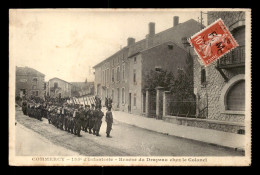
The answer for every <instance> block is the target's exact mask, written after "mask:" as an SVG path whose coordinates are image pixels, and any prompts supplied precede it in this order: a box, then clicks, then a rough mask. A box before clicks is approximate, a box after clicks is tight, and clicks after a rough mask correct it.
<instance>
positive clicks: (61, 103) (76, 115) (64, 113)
mask: <svg viewBox="0 0 260 175" xmlns="http://www.w3.org/2000/svg"><path fill="white" fill-rule="evenodd" d="M67 100H68V99H58V100H57V99H50V98H49V99H45V100H39V99H38V100H37V99H33V98H31V99H24V100H23V103H22V111H23V114H24V115H28V116H29V117H32V118H36V119H38V120H40V121H41V120H42V117H45V118H47V119H48V123H49V124H53V125H54V126H55V127H57V128H59V129H61V130H65V131H67V132H68V133H71V134H75V135H77V136H80V132H81V130H82V131H84V132H88V133H89V134H93V135H96V136H100V134H99V132H100V128H101V125H102V118H103V116H104V113H103V112H102V111H101V108H102V106H101V100H100V99H99V98H98V97H95V98H94V99H93V100H92V101H91V100H90V103H91V108H90V105H88V104H87V105H86V104H85V100H84V98H83V100H84V104H85V105H82V104H76V103H75V102H74V100H73V99H72V100H71V101H72V102H73V103H72V104H69V103H67ZM106 101H107V102H106V108H107V110H108V111H107V113H106V118H105V121H106V122H107V130H106V133H107V137H111V136H110V131H111V130H112V123H113V115H112V112H111V108H112V100H106Z"/></svg>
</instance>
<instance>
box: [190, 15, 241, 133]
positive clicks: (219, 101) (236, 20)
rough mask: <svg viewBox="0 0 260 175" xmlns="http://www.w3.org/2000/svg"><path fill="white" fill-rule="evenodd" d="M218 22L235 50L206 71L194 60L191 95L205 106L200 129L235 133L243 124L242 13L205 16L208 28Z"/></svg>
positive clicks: (212, 64) (199, 112)
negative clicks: (192, 91) (235, 46)
mask: <svg viewBox="0 0 260 175" xmlns="http://www.w3.org/2000/svg"><path fill="white" fill-rule="evenodd" d="M219 18H221V19H222V20H223V21H224V24H225V25H226V26H227V28H228V29H229V31H230V32H231V33H232V35H233V36H234V38H235V39H236V41H237V42H238V44H239V47H237V48H236V49H234V50H233V51H232V52H230V53H228V54H227V55H225V56H224V57H222V58H220V59H219V60H218V61H216V62H213V63H211V64H210V65H209V66H207V67H204V65H201V64H200V63H199V61H198V59H194V92H195V94H196V96H197V99H198V102H202V101H203V99H205V102H206V106H207V111H206V113H204V115H205V118H206V119H207V120H209V121H208V122H207V123H205V122H204V125H205V126H201V127H207V128H211V129H216V130H221V131H227V132H233V133H238V132H240V131H241V130H243V129H244V121H245V12H208V24H211V23H213V22H214V21H216V20H217V19H219ZM198 104H199V103H198ZM204 106H205V105H204ZM201 114H202V111H200V110H198V114H197V115H201Z"/></svg>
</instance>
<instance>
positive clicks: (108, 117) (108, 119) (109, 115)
mask: <svg viewBox="0 0 260 175" xmlns="http://www.w3.org/2000/svg"><path fill="white" fill-rule="evenodd" d="M106 122H107V131H106V133H107V137H111V136H110V131H111V130H112V124H113V114H112V112H111V107H108V111H107V112H106Z"/></svg>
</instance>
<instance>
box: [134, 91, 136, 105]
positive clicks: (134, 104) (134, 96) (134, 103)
mask: <svg viewBox="0 0 260 175" xmlns="http://www.w3.org/2000/svg"><path fill="white" fill-rule="evenodd" d="M134 106H136V94H134Z"/></svg>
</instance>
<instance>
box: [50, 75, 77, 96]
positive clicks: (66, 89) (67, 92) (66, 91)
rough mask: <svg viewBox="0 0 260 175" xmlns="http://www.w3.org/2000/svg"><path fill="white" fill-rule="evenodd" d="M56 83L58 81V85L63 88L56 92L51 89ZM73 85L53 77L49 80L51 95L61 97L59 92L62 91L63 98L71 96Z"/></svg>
mask: <svg viewBox="0 0 260 175" xmlns="http://www.w3.org/2000/svg"><path fill="white" fill-rule="evenodd" d="M54 83H58V87H59V88H61V89H60V90H59V91H58V92H57V93H56V94H55V93H54V92H52V91H51V89H52V88H53V87H54ZM71 90H72V85H71V84H69V83H67V82H65V81H62V80H60V79H56V78H55V79H51V80H50V81H49V94H50V96H51V97H54V98H55V97H59V93H61V98H66V97H71Z"/></svg>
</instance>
